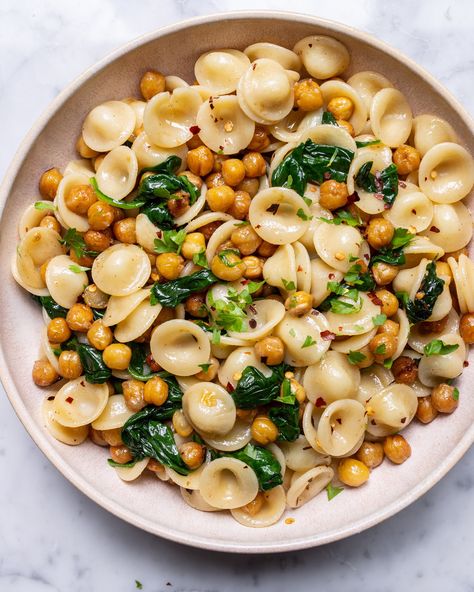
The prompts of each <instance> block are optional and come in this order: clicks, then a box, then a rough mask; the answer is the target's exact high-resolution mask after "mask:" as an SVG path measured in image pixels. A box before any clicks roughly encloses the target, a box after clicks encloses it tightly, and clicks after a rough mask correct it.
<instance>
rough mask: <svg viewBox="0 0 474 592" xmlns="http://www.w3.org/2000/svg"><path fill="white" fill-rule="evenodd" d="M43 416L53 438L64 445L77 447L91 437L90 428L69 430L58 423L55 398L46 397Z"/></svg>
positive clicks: (45, 425)
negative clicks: (55, 412)
mask: <svg viewBox="0 0 474 592" xmlns="http://www.w3.org/2000/svg"><path fill="white" fill-rule="evenodd" d="M41 415H42V418H43V425H44V427H45V428H46V429H47V430H48V432H49V433H50V434H51V436H53V438H56V440H59V442H62V443H63V444H69V446H77V445H78V444H82V443H83V442H84V441H85V440H86V439H87V436H88V435H89V426H80V427H77V428H67V427H65V426H63V425H61V424H60V423H58V422H57V421H56V419H55V414H54V397H46V398H45V399H43V404H42V406H41Z"/></svg>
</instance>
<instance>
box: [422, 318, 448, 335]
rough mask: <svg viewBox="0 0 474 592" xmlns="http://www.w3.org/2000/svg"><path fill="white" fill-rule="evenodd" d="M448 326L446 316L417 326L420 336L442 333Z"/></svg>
mask: <svg viewBox="0 0 474 592" xmlns="http://www.w3.org/2000/svg"><path fill="white" fill-rule="evenodd" d="M447 324H448V316H447V315H446V316H445V317H443V318H442V319H439V320H438V321H422V322H421V323H419V324H418V330H419V332H420V333H421V334H422V335H430V334H431V333H442V332H443V331H444V330H445V329H446V325H447Z"/></svg>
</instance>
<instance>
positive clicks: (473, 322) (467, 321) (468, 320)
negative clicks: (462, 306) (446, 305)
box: [459, 312, 474, 345]
mask: <svg viewBox="0 0 474 592" xmlns="http://www.w3.org/2000/svg"><path fill="white" fill-rule="evenodd" d="M459 332H460V333H461V337H462V338H463V340H464V342H465V343H468V344H469V345H471V344H473V343H474V314H473V313H472V312H468V313H466V314H463V315H462V317H461V321H460V323H459Z"/></svg>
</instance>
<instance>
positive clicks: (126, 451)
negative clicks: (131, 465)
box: [109, 445, 133, 465]
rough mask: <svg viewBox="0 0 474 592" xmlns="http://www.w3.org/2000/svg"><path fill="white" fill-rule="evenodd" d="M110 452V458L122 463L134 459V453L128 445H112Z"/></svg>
mask: <svg viewBox="0 0 474 592" xmlns="http://www.w3.org/2000/svg"><path fill="white" fill-rule="evenodd" d="M109 452H110V458H111V459H112V460H113V461H114V462H116V463H119V464H121V465H124V464H126V463H128V462H130V461H131V460H133V454H132V453H131V451H130V448H128V447H127V446H123V445H122V446H111V447H110V449H109Z"/></svg>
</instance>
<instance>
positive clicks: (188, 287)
mask: <svg viewBox="0 0 474 592" xmlns="http://www.w3.org/2000/svg"><path fill="white" fill-rule="evenodd" d="M218 281H219V280H218V278H217V277H216V276H215V275H214V274H213V273H212V271H211V270H210V269H202V270H201V271H196V273H192V274H191V275H187V276H184V277H180V278H177V279H175V280H170V281H168V282H165V283H163V284H160V283H158V282H156V283H154V284H153V287H152V289H151V295H150V304H151V305H154V304H158V303H160V304H161V305H162V306H169V307H173V308H175V307H176V306H178V304H180V303H181V302H183V300H186V298H187V297H188V296H190V295H191V294H194V292H199V291H200V290H203V289H204V288H208V287H209V286H212V284H215V283H216V282H218Z"/></svg>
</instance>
